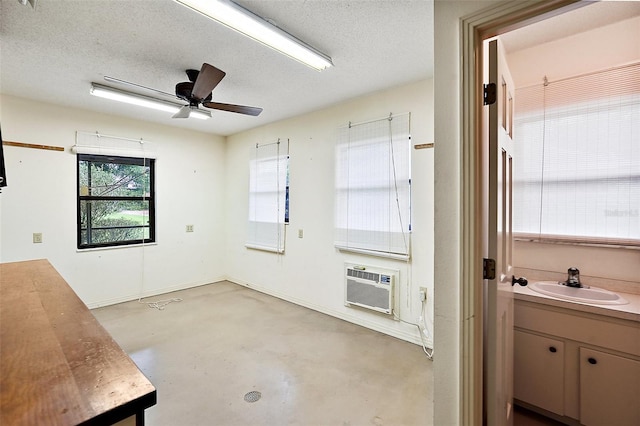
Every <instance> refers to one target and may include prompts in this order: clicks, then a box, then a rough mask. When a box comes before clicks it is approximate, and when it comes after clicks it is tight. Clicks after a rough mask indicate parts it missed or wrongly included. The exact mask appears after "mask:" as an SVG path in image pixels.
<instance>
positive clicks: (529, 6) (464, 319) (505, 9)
mask: <svg viewBox="0 0 640 426" xmlns="http://www.w3.org/2000/svg"><path fill="white" fill-rule="evenodd" d="M588 4H589V3H588V2H586V1H581V0H550V1H549V0H547V1H542V0H534V1H527V2H523V1H517V0H516V1H509V2H504V3H503V2H500V3H496V4H494V5H493V6H491V7H488V8H486V9H483V10H480V11H478V12H476V13H474V14H472V15H470V16H468V17H465V18H463V19H462V20H461V22H460V32H461V44H460V50H461V54H462V63H461V88H460V89H461V102H460V105H461V107H460V108H461V111H460V116H461V144H462V149H461V153H462V154H461V158H460V161H461V166H462V167H461V169H462V176H461V187H462V194H461V204H462V206H461V210H462V211H461V215H462V231H461V238H462V248H461V251H462V253H461V289H460V291H461V312H460V315H461V325H462V330H461V354H460V368H461V375H460V389H461V395H460V400H461V404H460V409H461V413H460V420H461V424H465V425H472V424H473V425H480V424H482V423H483V399H484V395H483V382H482V373H483V359H482V356H483V347H484V342H483V326H484V323H483V310H484V305H485V300H483V291H482V286H483V285H484V284H483V281H484V280H483V279H482V257H483V247H484V244H485V239H486V238H487V233H486V232H487V231H486V222H484V220H483V215H478V212H481V211H482V209H483V203H484V200H483V198H482V180H483V176H486V175H488V173H489V170H488V165H486V164H485V163H484V161H483V158H484V153H483V146H482V133H483V131H484V130H485V127H486V124H484V123H483V118H482V99H483V93H482V92H483V90H482V83H483V75H482V69H483V60H482V42H483V41H484V40H485V39H488V38H491V37H494V36H497V35H500V34H504V33H506V32H509V31H512V30H515V29H517V28H520V27H523V26H526V25H529V24H532V23H535V22H539V21H542V20H545V19H548V18H550V17H552V16H555V15H559V14H562V13H565V12H567V11H569V10H573V9H575V8H578V7H582V6H586V5H588Z"/></svg>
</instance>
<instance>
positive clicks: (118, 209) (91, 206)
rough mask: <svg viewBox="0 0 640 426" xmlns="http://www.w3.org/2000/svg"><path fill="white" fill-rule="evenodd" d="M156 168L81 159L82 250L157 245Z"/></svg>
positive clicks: (147, 163) (144, 162)
mask: <svg viewBox="0 0 640 426" xmlns="http://www.w3.org/2000/svg"><path fill="white" fill-rule="evenodd" d="M154 165H155V160H153V159H143V158H130V157H112V156H104V155H88V154H79V155H78V248H91V247H107V246H116V245H126V244H137V243H142V242H145V243H147V242H153V241H155V204H154V199H155V196H154V185H153V180H154Z"/></svg>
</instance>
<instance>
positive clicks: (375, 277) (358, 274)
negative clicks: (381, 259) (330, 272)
mask: <svg viewBox="0 0 640 426" xmlns="http://www.w3.org/2000/svg"><path fill="white" fill-rule="evenodd" d="M347 276H349V277H355V278H360V279H363V280H369V281H375V282H378V281H379V280H380V274H376V273H373V272H367V271H362V270H359V269H351V268H347Z"/></svg>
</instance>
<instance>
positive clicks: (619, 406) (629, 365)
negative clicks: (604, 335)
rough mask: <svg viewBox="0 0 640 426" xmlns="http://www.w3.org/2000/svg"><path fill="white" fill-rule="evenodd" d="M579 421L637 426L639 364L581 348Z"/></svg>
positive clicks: (589, 423)
mask: <svg viewBox="0 0 640 426" xmlns="http://www.w3.org/2000/svg"><path fill="white" fill-rule="evenodd" d="M580 422H581V423H582V424H585V425H640V361H635V360H632V359H629V358H625V357H621V356H617V355H611V354H608V353H606V352H602V351H599V350H594V349H589V348H584V347H581V348H580Z"/></svg>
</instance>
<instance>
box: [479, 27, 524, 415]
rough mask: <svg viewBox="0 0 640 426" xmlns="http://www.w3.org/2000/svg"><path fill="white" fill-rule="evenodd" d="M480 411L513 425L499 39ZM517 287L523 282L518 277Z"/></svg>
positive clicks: (507, 118)
mask: <svg viewBox="0 0 640 426" xmlns="http://www.w3.org/2000/svg"><path fill="white" fill-rule="evenodd" d="M484 50H485V55H484V63H485V82H487V83H488V84H487V85H486V86H485V104H487V106H485V107H484V108H485V109H486V110H487V111H485V118H486V120H488V121H485V123H486V124H487V126H486V127H485V129H486V131H485V133H487V134H486V135H485V144H484V146H485V152H486V153H487V154H486V155H487V157H486V162H488V171H489V172H488V176H485V179H486V183H485V185H484V188H485V191H486V194H485V195H486V196H485V200H486V202H487V204H486V208H485V214H486V216H485V217H487V220H488V225H487V233H488V235H487V239H486V240H487V241H488V247H486V251H487V256H486V259H485V265H486V268H485V272H486V274H485V276H486V281H484V283H485V286H486V287H485V291H484V297H485V301H486V303H485V305H484V306H485V308H484V309H485V311H484V315H485V318H484V327H485V330H484V333H485V347H484V354H483V357H484V379H483V383H484V398H483V400H484V411H485V416H484V418H485V422H486V424H488V425H492V426H502V425H512V424H513V288H512V285H513V284H514V283H515V282H516V280H515V277H514V276H513V267H512V252H513V239H512V227H511V219H512V213H511V212H512V193H513V192H512V187H511V183H512V181H513V150H514V149H513V140H512V136H513V107H514V85H513V80H512V79H511V74H510V73H509V69H508V67H507V64H506V60H505V59H504V54H503V50H502V46H501V44H500V40H499V39H493V40H490V41H485V43H484ZM519 283H520V284H521V285H526V280H524V279H520V281H519Z"/></svg>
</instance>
